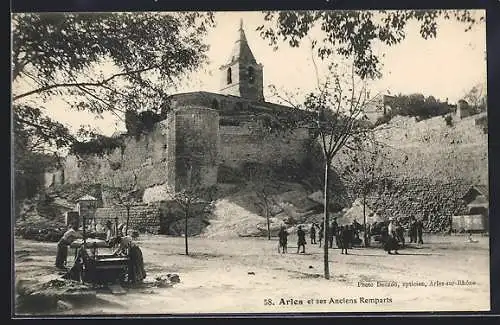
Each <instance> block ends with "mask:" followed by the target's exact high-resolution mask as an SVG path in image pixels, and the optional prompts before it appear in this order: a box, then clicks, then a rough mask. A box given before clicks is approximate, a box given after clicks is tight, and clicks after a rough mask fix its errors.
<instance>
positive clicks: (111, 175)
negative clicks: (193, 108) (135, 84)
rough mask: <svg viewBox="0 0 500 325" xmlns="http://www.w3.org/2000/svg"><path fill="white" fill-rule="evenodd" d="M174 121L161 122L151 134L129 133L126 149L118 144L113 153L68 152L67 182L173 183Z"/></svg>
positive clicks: (148, 185)
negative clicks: (81, 154)
mask: <svg viewBox="0 0 500 325" xmlns="http://www.w3.org/2000/svg"><path fill="white" fill-rule="evenodd" d="M171 123H172V121H171V120H169V119H167V120H165V121H161V122H159V123H157V125H156V126H155V128H154V130H153V131H152V132H151V133H149V134H147V135H143V136H140V137H126V138H125V139H124V142H125V147H124V149H121V148H117V149H115V150H114V151H113V152H112V153H111V154H109V155H104V156H102V157H100V156H95V155H93V156H85V157H82V158H83V159H79V158H77V157H76V156H73V155H70V156H68V157H67V159H66V162H65V168H64V175H65V183H69V184H75V183H80V182H81V183H90V184H98V183H100V184H105V185H108V186H111V187H120V188H131V187H132V186H133V185H134V184H137V186H138V187H140V188H147V187H150V186H155V185H158V184H173V182H174V180H173V179H172V178H173V177H172V176H173V174H172V168H173V167H172V164H173V160H172V152H171V151H173V150H175V134H172V133H173V132H172V126H171V125H170V124H171Z"/></svg>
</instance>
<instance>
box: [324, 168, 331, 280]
mask: <svg viewBox="0 0 500 325" xmlns="http://www.w3.org/2000/svg"><path fill="white" fill-rule="evenodd" d="M329 170H330V161H329V160H328V159H327V160H326V162H325V190H324V192H325V198H324V203H325V215H324V218H323V231H324V233H323V238H324V240H325V245H324V246H323V251H324V256H323V262H324V265H325V279H327V280H328V279H330V268H329V264H328V228H329V223H330V222H329V220H328V219H329V218H328V195H329V191H328V171H329Z"/></svg>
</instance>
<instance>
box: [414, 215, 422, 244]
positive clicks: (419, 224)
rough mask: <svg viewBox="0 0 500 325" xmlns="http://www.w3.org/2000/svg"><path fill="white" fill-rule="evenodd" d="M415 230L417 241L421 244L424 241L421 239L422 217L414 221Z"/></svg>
mask: <svg viewBox="0 0 500 325" xmlns="http://www.w3.org/2000/svg"><path fill="white" fill-rule="evenodd" d="M415 232H416V235H417V240H418V241H417V243H418V244H419V245H422V244H423V243H424V241H423V240H422V235H423V232H424V223H423V221H422V218H419V219H418V220H417V221H416V222H415Z"/></svg>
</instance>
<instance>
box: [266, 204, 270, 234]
mask: <svg viewBox="0 0 500 325" xmlns="http://www.w3.org/2000/svg"><path fill="white" fill-rule="evenodd" d="M266 219H267V240H271V222H270V221H269V207H268V206H267V204H266Z"/></svg>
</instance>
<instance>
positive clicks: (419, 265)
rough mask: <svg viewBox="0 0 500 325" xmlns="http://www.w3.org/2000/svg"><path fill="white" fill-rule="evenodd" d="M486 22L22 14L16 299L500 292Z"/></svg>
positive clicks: (355, 16)
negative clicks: (495, 281) (493, 274)
mask: <svg viewBox="0 0 500 325" xmlns="http://www.w3.org/2000/svg"><path fill="white" fill-rule="evenodd" d="M485 20H486V12H485V10H477V9H449V10H448V9H447V10H442V9H439V10H438V9H435V10H329V11H324V10H304V11H293V10H288V11H212V12H203V11H177V12H57V13H49V12H46V13H13V14H11V30H12V33H11V44H12V47H11V78H12V79H11V81H12V95H11V116H12V120H11V126H12V128H11V129H12V132H11V152H12V155H11V157H12V159H11V166H12V192H13V199H12V201H11V211H12V213H11V215H12V217H11V219H12V229H11V231H12V234H13V237H14V238H13V247H12V248H11V249H12V255H13V259H12V263H13V265H12V268H13V271H14V272H13V278H12V299H13V303H12V305H13V307H12V308H13V311H12V312H13V316H18V317H33V316H64V315H71V316H86V315H87V316H89V315H117V316H118V315H126V316H133V315H185V314H190V315H204V314H235V313H259V314H262V313H317V312H326V313H333V314H335V313H345V312H352V313H359V312H386V313H389V312H471V311H489V310H490V247H489V222H488V220H489V175H488V109H487V72H486V71H487V54H486V21H485Z"/></svg>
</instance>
